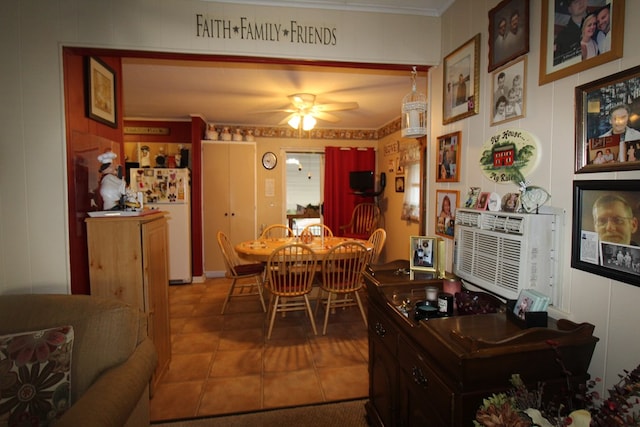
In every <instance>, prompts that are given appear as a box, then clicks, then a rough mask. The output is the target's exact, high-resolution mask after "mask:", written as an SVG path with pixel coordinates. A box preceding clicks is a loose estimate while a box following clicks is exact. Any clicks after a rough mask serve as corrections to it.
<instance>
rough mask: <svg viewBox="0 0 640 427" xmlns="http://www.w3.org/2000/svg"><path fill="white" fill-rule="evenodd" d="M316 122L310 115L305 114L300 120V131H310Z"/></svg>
mask: <svg viewBox="0 0 640 427" xmlns="http://www.w3.org/2000/svg"><path fill="white" fill-rule="evenodd" d="M316 123H317V121H316V119H315V117H313V116H312V115H311V114H306V115H305V116H304V118H303V119H302V130H311V129H313V128H314V127H315V125H316Z"/></svg>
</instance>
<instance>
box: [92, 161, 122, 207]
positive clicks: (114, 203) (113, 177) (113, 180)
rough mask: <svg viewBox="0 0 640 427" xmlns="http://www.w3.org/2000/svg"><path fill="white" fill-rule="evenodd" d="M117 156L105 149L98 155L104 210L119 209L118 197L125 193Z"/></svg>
mask: <svg viewBox="0 0 640 427" xmlns="http://www.w3.org/2000/svg"><path fill="white" fill-rule="evenodd" d="M117 157H118V156H117V155H116V153H114V152H113V151H106V152H104V153H102V154H100V155H99V156H98V161H100V163H102V165H101V166H100V173H101V174H102V178H101V179H100V196H102V209H103V210H105V211H110V210H119V209H120V208H121V206H120V199H121V198H122V196H123V195H124V194H126V182H125V180H124V179H122V178H121V177H120V174H121V171H120V167H119V166H118V164H117V163H116V162H115V159H116V158H117Z"/></svg>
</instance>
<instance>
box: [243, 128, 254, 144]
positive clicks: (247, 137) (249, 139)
mask: <svg viewBox="0 0 640 427" xmlns="http://www.w3.org/2000/svg"><path fill="white" fill-rule="evenodd" d="M244 140H245V141H247V142H252V141H253V131H252V130H251V129H249V130H248V131H247V133H246V134H245V136H244Z"/></svg>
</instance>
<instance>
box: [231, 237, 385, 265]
mask: <svg viewBox="0 0 640 427" xmlns="http://www.w3.org/2000/svg"><path fill="white" fill-rule="evenodd" d="M347 241H356V242H358V243H362V244H363V245H364V247H365V248H367V251H372V250H373V244H372V243H369V242H368V241H366V240H362V239H352V238H349V237H336V236H334V237H328V236H327V237H320V236H314V237H313V239H312V240H311V241H310V242H303V241H302V238H300V237H279V238H266V239H254V240H248V241H245V242H241V243H238V244H237V245H236V246H235V250H236V252H237V253H238V254H239V255H240V257H241V258H244V259H247V260H251V261H257V262H267V260H268V259H269V255H271V253H272V252H273V251H274V250H275V249H277V248H279V247H280V246H283V245H287V244H290V243H303V244H306V245H307V246H309V247H310V248H311V249H312V250H313V252H314V253H315V254H316V256H317V257H318V261H322V259H323V258H324V256H325V255H326V254H327V253H329V251H330V250H331V249H332V248H333V247H335V246H337V245H339V244H340V243H343V242H347ZM343 256H344V257H349V253H348V252H347V253H345V254H344V255H343Z"/></svg>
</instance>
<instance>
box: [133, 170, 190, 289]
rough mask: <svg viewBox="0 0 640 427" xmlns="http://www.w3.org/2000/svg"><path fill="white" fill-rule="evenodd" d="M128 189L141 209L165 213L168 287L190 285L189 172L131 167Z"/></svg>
mask: <svg viewBox="0 0 640 427" xmlns="http://www.w3.org/2000/svg"><path fill="white" fill-rule="evenodd" d="M129 186H130V188H131V189H135V191H140V192H142V194H143V200H144V206H145V207H147V208H151V209H158V210H161V211H164V212H167V223H168V229H169V236H168V239H169V284H172V285H177V284H184V283H191V280H192V270H191V174H190V171H189V169H167V168H132V169H131V170H130V181H129Z"/></svg>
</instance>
